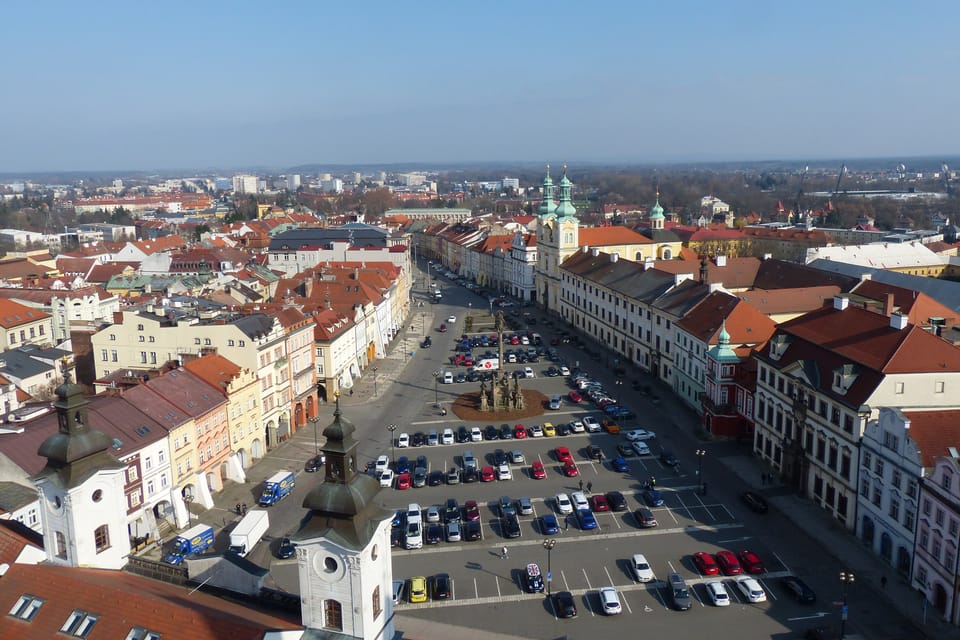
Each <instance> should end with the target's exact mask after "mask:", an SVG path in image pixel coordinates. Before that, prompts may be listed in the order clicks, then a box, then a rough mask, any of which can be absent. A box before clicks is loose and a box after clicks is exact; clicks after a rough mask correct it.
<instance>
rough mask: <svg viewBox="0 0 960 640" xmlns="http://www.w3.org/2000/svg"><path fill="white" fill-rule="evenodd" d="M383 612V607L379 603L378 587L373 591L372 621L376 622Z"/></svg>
mask: <svg viewBox="0 0 960 640" xmlns="http://www.w3.org/2000/svg"><path fill="white" fill-rule="evenodd" d="M381 611H383V605H382V604H381V603H380V585H377V588H376V589H374V590H373V619H374V620H376V619H377V618H378V617H379V616H380V612H381Z"/></svg>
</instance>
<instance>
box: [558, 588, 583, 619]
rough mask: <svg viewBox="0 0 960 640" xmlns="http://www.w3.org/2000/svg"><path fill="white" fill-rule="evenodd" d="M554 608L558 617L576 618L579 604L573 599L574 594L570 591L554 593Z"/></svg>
mask: <svg viewBox="0 0 960 640" xmlns="http://www.w3.org/2000/svg"><path fill="white" fill-rule="evenodd" d="M553 610H554V612H556V614H557V617H558V618H576V617H577V605H576V604H575V602H574V600H573V594H572V593H570V592H569V591H559V592H557V593H555V594H553Z"/></svg>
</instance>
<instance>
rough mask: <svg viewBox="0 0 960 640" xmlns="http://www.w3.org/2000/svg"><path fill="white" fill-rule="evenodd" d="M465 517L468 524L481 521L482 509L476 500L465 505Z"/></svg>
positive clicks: (468, 501)
mask: <svg viewBox="0 0 960 640" xmlns="http://www.w3.org/2000/svg"><path fill="white" fill-rule="evenodd" d="M463 516H464V517H465V518H466V520H467V522H473V521H474V520H479V519H480V507H479V505H477V501H476V500H467V501H466V502H464V503H463Z"/></svg>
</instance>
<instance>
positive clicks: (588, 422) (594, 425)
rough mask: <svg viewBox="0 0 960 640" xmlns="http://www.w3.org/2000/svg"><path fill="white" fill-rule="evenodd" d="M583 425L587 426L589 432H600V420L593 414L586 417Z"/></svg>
mask: <svg viewBox="0 0 960 640" xmlns="http://www.w3.org/2000/svg"><path fill="white" fill-rule="evenodd" d="M583 425H584V426H585V427H586V428H587V431H588V432H589V433H599V432H600V429H601V427H600V421H599V420H597V419H596V418H594V417H593V416H587V417H586V418H584V419H583Z"/></svg>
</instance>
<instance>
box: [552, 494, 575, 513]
mask: <svg viewBox="0 0 960 640" xmlns="http://www.w3.org/2000/svg"><path fill="white" fill-rule="evenodd" d="M553 501H554V504H556V506H557V512H558V513H560V515H569V514H571V513H573V503H572V502H571V501H570V497H569V496H567V494H565V493H558V494H557V495H556V497H554V499H553Z"/></svg>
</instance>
